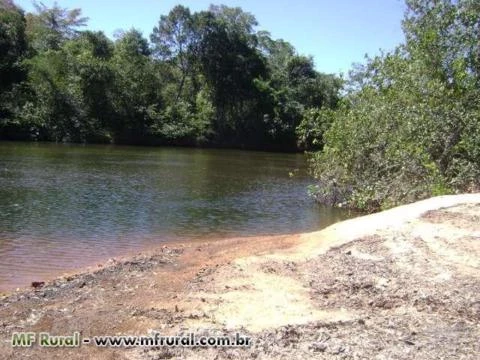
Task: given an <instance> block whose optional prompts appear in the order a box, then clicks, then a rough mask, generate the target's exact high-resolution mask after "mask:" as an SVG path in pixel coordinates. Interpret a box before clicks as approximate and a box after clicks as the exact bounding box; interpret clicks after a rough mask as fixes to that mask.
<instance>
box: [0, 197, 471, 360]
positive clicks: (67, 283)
mask: <svg viewBox="0 0 480 360" xmlns="http://www.w3.org/2000/svg"><path fill="white" fill-rule="evenodd" d="M479 270H480V195H456V196H445V197H438V198H432V199H429V200H425V201H422V202H418V203H415V204H410V205H406V206H402V207H399V208H395V209H392V210H389V211H385V212H382V213H378V214H373V215H369V216H364V217H359V218H356V219H352V220H347V221H344V222H341V223H338V224H335V225H332V226H330V227H328V228H326V229H324V230H321V231H318V232H314V233H309V234H299V235H293V236H292V235H289V236H274V237H252V238H241V239H240V238H239V239H226V240H221V241H210V242H196V243H185V244H178V243H177V244H168V245H167V246H164V247H162V248H160V249H156V250H152V251H151V252H149V253H144V254H139V255H137V256H134V257H131V258H121V259H111V260H109V261H108V262H107V263H106V264H102V265H99V266H98V267H97V268H94V269H93V268H92V269H88V270H86V271H85V272H83V273H80V274H71V275H67V276H64V277H62V278H59V279H56V280H54V281H50V282H47V283H46V284H45V285H43V286H40V287H38V288H36V289H27V290H23V291H18V292H15V293H13V294H10V295H5V296H3V298H0V359H29V358H32V359H152V360H153V359H478V358H480V342H479V339H480V271H479ZM39 280H41V279H39ZM20 331H29V332H37V333H38V332H50V333H51V334H57V335H69V334H71V333H73V332H74V331H80V332H81V334H82V336H83V337H92V336H98V335H148V334H152V333H153V332H155V331H158V332H160V333H162V334H165V335H176V334H180V333H187V332H195V333H197V334H200V335H201V334H204V335H232V334H235V333H240V334H242V335H244V336H249V337H251V338H252V340H253V345H252V346H251V347H249V348H201V347H196V348H179V347H176V348H167V347H150V348H141V347H129V348H113V347H107V348H99V347H95V346H93V345H82V346H81V347H80V348H74V349H66V348H56V349H48V348H41V347H39V346H37V345H35V346H33V347H31V348H12V347H11V344H10V339H11V336H12V333H13V332H20Z"/></svg>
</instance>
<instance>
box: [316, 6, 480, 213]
mask: <svg viewBox="0 0 480 360" xmlns="http://www.w3.org/2000/svg"><path fill="white" fill-rule="evenodd" d="M406 4H407V12H406V14H405V19H404V21H403V29H404V32H405V37H406V43H405V44H403V45H401V46H399V47H398V48H397V49H395V50H394V51H392V52H389V53H386V54H384V55H382V56H378V57H375V58H371V59H368V61H367V63H366V64H365V65H364V66H358V67H356V68H355V69H354V71H352V73H351V76H350V79H349V82H348V86H347V87H346V95H345V96H344V98H343V99H342V100H341V104H340V106H339V108H338V109H337V110H334V111H332V110H330V109H326V110H324V111H321V112H320V113H319V114H315V116H317V117H318V119H320V122H321V123H322V124H323V123H325V122H328V123H330V124H331V126H329V127H328V130H326V131H320V133H321V134H322V135H321V136H316V139H317V141H318V139H322V143H323V144H324V148H323V151H321V152H317V153H315V154H314V155H313V157H312V169H313V173H314V175H315V176H316V177H317V179H318V180H319V184H318V187H317V188H316V189H315V190H314V193H315V195H316V196H317V198H318V199H319V200H320V201H322V202H327V203H330V204H336V205H342V206H350V207H356V208H363V209H366V210H376V209H378V208H386V207H390V206H393V205H396V204H400V203H405V202H410V201H414V200H416V199H421V198H425V197H429V196H432V195H440V194H449V193H453V192H459V191H475V190H478V189H480V93H479V90H480V87H479V85H480V83H479V80H480V78H479V76H480V67H479V64H480V63H479V61H480V57H479V54H480V42H479V39H480V6H479V3H478V1H474V0H458V1H453V0H408V1H407V2H406Z"/></svg>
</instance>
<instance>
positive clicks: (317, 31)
mask: <svg viewBox="0 0 480 360" xmlns="http://www.w3.org/2000/svg"><path fill="white" fill-rule="evenodd" d="M15 2H16V4H18V5H19V6H20V7H22V8H23V9H25V10H26V11H31V10H32V9H33V7H32V2H31V0H16V1H15ZM57 2H58V4H59V5H60V6H62V7H66V8H77V7H79V8H81V9H82V10H83V14H84V15H85V16H87V17H89V18H90V20H89V26H88V28H89V29H92V30H103V31H104V32H105V33H106V34H107V35H108V36H110V37H113V34H114V32H115V30H117V29H125V30H127V29H130V28H132V27H135V28H137V29H139V30H141V31H142V32H143V34H144V35H145V36H146V37H147V38H148V37H149V35H150V32H151V30H152V29H153V27H154V26H155V24H157V22H158V19H159V17H160V15H161V14H167V13H168V12H169V10H170V9H171V8H172V7H173V6H175V5H177V4H182V5H185V6H188V7H189V8H190V9H191V10H192V11H198V10H205V9H207V8H208V6H209V4H211V3H215V4H225V5H228V6H240V7H241V8H242V9H243V10H245V11H248V12H250V13H252V14H253V15H255V17H256V18H257V20H258V22H259V24H260V25H259V27H258V30H268V31H270V33H271V34H272V37H273V38H282V39H284V40H287V41H289V42H290V43H292V44H293V45H294V46H295V48H296V49H297V50H298V52H299V53H301V54H304V55H312V56H313V57H314V60H315V64H316V67H317V70H319V71H322V72H328V73H339V72H347V71H348V70H349V69H350V67H351V64H352V63H354V62H363V60H364V56H365V54H369V55H375V54H378V53H379V52H380V49H383V50H392V49H393V48H394V47H395V46H396V45H398V44H399V43H401V42H402V41H403V39H404V37H403V33H402V30H401V19H402V17H403V12H404V2H403V0H293V1H292V0H221V1H214V0H189V1H186V0H184V1H182V0H135V1H129V0H120V1H119V0H58V1H57ZM43 3H44V4H45V5H47V6H49V5H51V4H53V3H54V1H53V0H43Z"/></svg>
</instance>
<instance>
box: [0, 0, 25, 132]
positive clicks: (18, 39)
mask: <svg viewBox="0 0 480 360" xmlns="http://www.w3.org/2000/svg"><path fill="white" fill-rule="evenodd" d="M26 50H27V43H26V39H25V17H24V14H23V12H22V11H21V10H20V9H19V8H17V7H16V6H15V5H14V4H13V2H11V1H9V0H1V1H0V128H4V129H5V128H7V127H9V126H10V125H11V122H12V115H13V112H14V111H15V108H16V107H17V106H18V103H19V101H20V95H21V94H20V93H19V92H20V83H21V82H22V81H23V80H24V79H25V75H26V74H25V69H24V68H23V66H22V61H23V59H24V57H25V54H26Z"/></svg>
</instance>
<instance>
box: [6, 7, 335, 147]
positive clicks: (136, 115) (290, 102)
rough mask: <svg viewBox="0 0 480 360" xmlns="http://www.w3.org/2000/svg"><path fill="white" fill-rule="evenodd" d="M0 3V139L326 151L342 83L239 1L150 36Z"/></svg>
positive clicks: (180, 18) (184, 11)
mask: <svg viewBox="0 0 480 360" xmlns="http://www.w3.org/2000/svg"><path fill="white" fill-rule="evenodd" d="M35 9H36V10H35V12H34V13H27V14H25V13H24V11H22V10H21V9H20V8H18V7H17V6H16V5H15V4H14V3H13V2H12V1H11V0H0V82H1V83H0V138H3V139H23V140H42V141H58V142H87V143H123V144H175V145H212V146H229V147H243V148H256V149H273V150H296V149H306V148H309V149H312V148H316V147H317V148H320V147H321V142H320V141H319V140H318V136H316V132H317V131H318V129H317V127H316V126H315V125H314V123H315V117H316V116H317V113H318V110H316V109H335V108H336V107H337V105H338V103H339V90H340V88H341V86H342V81H341V80H340V79H339V78H338V77H336V76H333V75H327V74H322V73H319V72H317V71H316V70H315V68H314V64H313V61H312V59H311V58H310V57H305V56H301V55H298V54H297V52H296V51H295V49H294V48H293V46H292V45H290V44H289V43H288V42H285V41H282V40H273V39H272V38H271V36H270V35H269V33H267V32H265V31H256V27H257V25H258V24H257V21H256V20H255V18H254V16H252V15H251V14H249V13H247V12H244V11H242V10H241V9H240V8H230V7H226V6H223V5H221V6H211V7H210V8H209V9H208V10H206V11H201V12H196V13H191V12H190V10H189V9H188V8H186V7H183V6H176V7H175V8H173V9H172V10H171V11H170V13H169V14H168V15H166V16H161V17H160V20H159V22H158V24H157V25H156V26H155V27H154V29H153V31H152V33H151V35H150V38H149V39H148V40H147V39H146V38H144V37H143V35H142V34H141V33H140V32H139V31H137V30H135V29H132V30H128V31H125V32H121V33H118V34H117V36H116V39H115V41H112V40H110V39H109V38H108V37H106V36H105V34H104V33H103V32H92V31H82V27H83V26H85V25H86V23H87V20H88V19H87V18H84V17H82V14H81V10H80V9H73V10H68V9H64V8H61V7H60V6H58V5H54V6H53V7H51V8H48V7H46V6H45V5H43V4H42V3H37V4H35Z"/></svg>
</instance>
